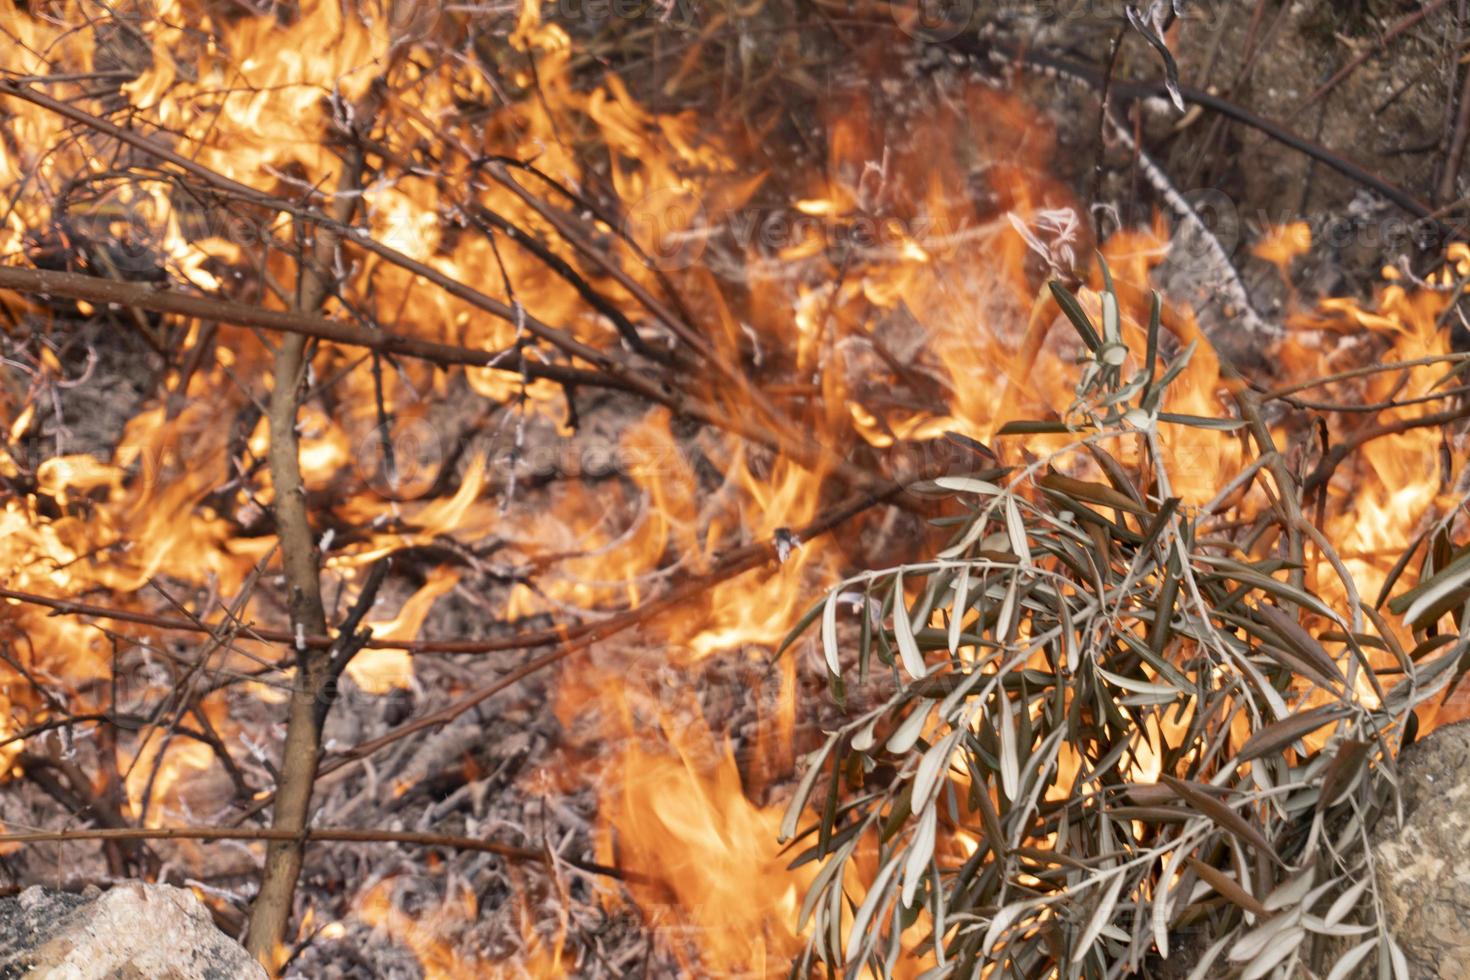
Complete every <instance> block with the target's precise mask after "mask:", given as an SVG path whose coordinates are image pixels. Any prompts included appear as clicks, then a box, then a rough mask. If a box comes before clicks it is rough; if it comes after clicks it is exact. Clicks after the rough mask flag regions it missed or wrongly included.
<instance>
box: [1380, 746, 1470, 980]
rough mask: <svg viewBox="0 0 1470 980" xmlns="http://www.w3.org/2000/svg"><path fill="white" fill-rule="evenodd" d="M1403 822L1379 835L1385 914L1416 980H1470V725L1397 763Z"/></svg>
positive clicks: (1385, 822) (1383, 825)
mask: <svg viewBox="0 0 1470 980" xmlns="http://www.w3.org/2000/svg"><path fill="white" fill-rule="evenodd" d="M1399 780H1400V783H1401V786H1402V793H1403V804H1404V821H1403V824H1402V825H1399V824H1398V821H1397V820H1396V819H1394V818H1393V817H1392V815H1389V816H1387V817H1385V818H1383V819H1381V820H1380V821H1379V823H1378V827H1377V829H1376V832H1375V833H1374V862H1375V864H1376V866H1377V871H1378V885H1379V891H1380V893H1381V895H1382V900H1383V914H1384V918H1385V920H1386V924H1387V926H1388V928H1389V931H1390V932H1391V933H1392V934H1393V936H1394V938H1395V939H1396V940H1397V941H1398V944H1399V946H1400V948H1402V949H1403V951H1404V954H1405V955H1406V956H1407V957H1408V959H1409V967H1410V974H1411V975H1412V976H1414V977H1422V978H1434V977H1438V978H1442V980H1451V978H1453V980H1460V978H1463V977H1470V850H1467V849H1466V847H1465V842H1466V841H1467V840H1470V723H1466V722H1462V723H1459V724H1455V725H1448V726H1446V727H1444V728H1440V729H1437V730H1436V731H1434V732H1433V733H1431V734H1430V735H1428V736H1426V737H1425V738H1424V739H1423V740H1421V741H1419V742H1417V743H1416V744H1414V745H1412V746H1410V747H1409V748H1408V749H1406V750H1405V751H1404V753H1403V755H1402V756H1400V758H1399Z"/></svg>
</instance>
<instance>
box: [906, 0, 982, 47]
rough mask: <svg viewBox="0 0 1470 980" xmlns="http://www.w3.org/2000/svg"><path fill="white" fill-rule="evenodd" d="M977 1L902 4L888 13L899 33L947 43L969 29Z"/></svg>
mask: <svg viewBox="0 0 1470 980" xmlns="http://www.w3.org/2000/svg"><path fill="white" fill-rule="evenodd" d="M975 9H976V0H903V2H899V3H891V4H889V5H888V10H889V12H890V13H891V14H892V16H893V22H894V23H895V24H897V25H898V29H899V30H901V31H903V32H904V33H905V34H907V35H909V36H910V37H912V38H915V39H917V40H920V41H926V42H929V43H931V44H932V43H938V42H942V41H950V40H953V39H954V38H956V37H959V36H960V35H961V34H963V33H964V32H965V31H966V30H968V29H969V27H970V22H971V21H972V20H973V19H974V17H975Z"/></svg>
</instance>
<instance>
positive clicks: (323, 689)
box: [245, 112, 372, 975]
mask: <svg viewBox="0 0 1470 980" xmlns="http://www.w3.org/2000/svg"><path fill="white" fill-rule="evenodd" d="M371 117H372V114H371V113H366V114H363V113H361V112H360V113H359V115H358V118H368V119H370V118H371ZM362 165H363V158H362V151H361V149H359V148H356V147H354V148H351V149H349V150H348V152H347V153H346V154H345V155H344V159H343V166H342V176H341V178H340V179H339V180H338V182H337V195H336V197H335V198H334V202H335V203H334V205H333V211H334V214H333V215H332V217H333V218H334V219H335V220H336V221H337V222H338V223H341V224H345V223H346V222H348V221H349V220H351V218H352V213H353V210H354V208H355V206H356V202H357V200H358V196H359V195H357V194H356V193H354V192H355V191H356V190H357V189H358V187H359V183H360V181H359V178H360V176H361V170H362ZM305 227H306V226H303V228H305ZM340 242H341V238H340V236H339V235H338V234H337V232H336V231H335V230H333V229H331V228H327V227H321V226H318V227H317V228H316V229H315V236H314V238H313V241H312V246H311V248H310V249H309V250H307V251H306V252H305V253H304V254H303V255H302V257H301V260H300V263H299V265H300V271H299V273H298V277H297V286H296V301H295V307H296V312H297V313H314V312H315V311H316V310H317V308H318V307H320V306H321V304H322V302H323V301H324V300H325V299H326V298H327V296H328V295H329V293H330V292H331V290H332V288H333V284H332V278H331V271H330V270H331V269H332V267H333V259H334V257H335V254H336V251H337V248H338V246H339V244H340ZM306 343H307V337H306V336H305V335H303V334H300V333H292V334H288V335H287V336H286V338H285V339H284V340H283V341H282V342H281V346H280V347H279V348H277V350H276V362H275V376H274V383H273V387H272V390H271V402H270V419H269V421H270V451H269V463H270V472H271V485H272V487H273V489H274V500H273V503H272V509H273V511H274V513H275V519H276V534H277V536H278V538H279V540H280V549H281V563H282V566H283V568H284V570H285V573H286V588H287V590H288V597H287V604H286V605H287V609H288V611H289V613H290V619H291V629H292V631H293V632H294V633H295V635H297V636H300V637H303V638H304V637H306V636H325V635H327V616H326V611H325V609H324V607H323V606H322V596H321V568H320V557H321V556H320V554H319V552H318V551H317V546H316V539H315V537H314V536H313V534H312V530H311V522H310V519H309V516H308V514H307V510H306V488H305V486H303V484H302V481H301V459H300V453H299V448H300V447H299V442H300V440H299V438H298V435H297V432H296V415H297V409H298V408H299V405H300V392H301V387H302V384H303V382H304V380H305V375H306V366H307V360H308V359H307V357H306ZM293 645H294V647H295V650H296V679H295V683H294V684H293V685H292V692H291V702H290V708H289V715H288V718H287V723H286V744H285V746H284V747H283V748H282V750H281V767H280V773H281V775H280V779H279V780H278V782H277V785H276V805H275V810H274V812H273V813H272V816H271V829H272V830H274V831H278V832H282V833H285V834H289V835H292V836H288V837H284V838H280V839H274V840H272V841H271V843H270V846H269V847H268V848H267V850H266V855H265V869H264V871H263V872H262V874H261V882H260V892H259V893H258V894H257V895H256V897H255V902H254V904H253V905H252V906H251V908H250V931H249V934H248V936H247V938H246V943H245V948H246V949H247V950H248V951H249V952H250V954H251V955H252V956H254V957H255V958H256V959H257V960H258V961H260V963H261V964H262V965H264V966H265V968H266V969H267V970H268V971H270V972H271V973H272V975H274V974H275V970H276V964H277V961H278V956H277V953H278V951H279V950H281V949H282V947H283V944H284V940H285V938H286V935H287V932H286V928H287V925H288V924H289V922H290V919H291V904H292V898H293V897H294V895H295V894H296V880H297V878H298V877H299V876H300V874H301V862H302V855H303V853H304V852H305V844H306V838H307V823H308V818H309V811H310V807H311V794H312V788H313V785H314V784H315V782H316V769H317V760H318V757H319V756H320V754H321V729H322V723H323V722H324V721H325V720H326V715H327V710H328V708H330V706H331V685H330V684H329V683H328V682H329V681H330V680H331V678H332V673H333V671H332V652H333V651H332V649H331V648H328V649H325V650H324V649H320V648H313V647H310V646H307V645H306V643H305V642H304V641H303V642H301V643H297V644H293Z"/></svg>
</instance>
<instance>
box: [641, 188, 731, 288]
mask: <svg viewBox="0 0 1470 980" xmlns="http://www.w3.org/2000/svg"><path fill="white" fill-rule="evenodd" d="M622 231H623V235H624V236H625V237H626V238H627V239H628V240H629V241H631V242H633V243H634V244H635V245H636V246H637V247H638V249H639V250H640V251H642V253H643V256H644V258H645V259H646V260H647V261H648V262H649V263H650V264H651V265H652V266H653V267H654V268H656V269H661V270H663V271H665V272H671V271H675V270H678V269H688V268H689V267H691V266H693V265H694V264H695V263H696V262H698V261H699V260H700V259H701V258H702V257H703V256H704V250H705V247H706V244H707V242H708V239H709V235H710V231H711V226H710V221H709V215H708V214H707V213H706V212H705V209H704V202H703V201H702V200H701V199H700V197H699V195H697V194H694V193H691V192H690V191H689V190H687V189H685V188H682V187H656V188H654V189H653V190H651V191H649V192H648V193H647V194H644V195H643V196H642V197H641V198H639V199H638V200H637V201H635V202H633V204H632V205H630V206H629V207H628V209H627V210H626V212H625V213H624V217H623V228H622Z"/></svg>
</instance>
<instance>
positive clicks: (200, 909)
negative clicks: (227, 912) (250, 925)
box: [0, 882, 266, 980]
mask: <svg viewBox="0 0 1470 980" xmlns="http://www.w3.org/2000/svg"><path fill="white" fill-rule="evenodd" d="M265 977H266V973H265V970H264V969H262V968H261V966H260V964H258V963H256V962H255V961H254V960H253V959H251V958H250V956H249V954H247V953H246V952H245V950H244V949H242V948H241V947H240V946H239V945H238V944H236V943H235V942H234V941H233V940H231V939H229V938H228V937H227V936H225V934H224V933H222V932H220V931H219V929H217V928H216V927H215V924H214V921H213V920H212V919H211V918H210V916H209V912H208V910H206V909H205V907H204V905H203V904H202V903H201V902H200V901H199V899H198V898H197V897H196V896H195V894H194V893H193V892H191V891H188V890H186V889H182V888H173V887H171V886H169V885H151V884H144V883H141V882H126V883H123V884H120V885H116V886H114V887H113V888H111V889H109V890H108V891H106V892H100V891H97V890H96V889H88V891H87V892H85V893H83V894H80V895H76V894H71V893H68V892H62V891H54V890H50V889H45V888H41V887H34V888H27V889H26V890H25V891H23V892H21V893H20V894H19V895H17V896H14V897H12V898H5V899H0V980H11V978H15V980H265Z"/></svg>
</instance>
